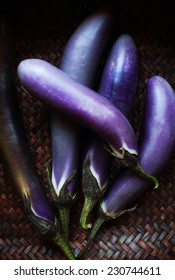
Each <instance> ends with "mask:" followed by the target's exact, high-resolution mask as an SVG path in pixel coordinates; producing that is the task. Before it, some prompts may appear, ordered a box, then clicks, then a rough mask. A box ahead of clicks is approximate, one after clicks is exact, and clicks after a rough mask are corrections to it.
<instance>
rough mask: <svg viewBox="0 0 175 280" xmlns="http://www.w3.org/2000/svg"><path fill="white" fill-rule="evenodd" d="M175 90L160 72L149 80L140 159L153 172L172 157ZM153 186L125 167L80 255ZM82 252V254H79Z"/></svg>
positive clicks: (110, 190)
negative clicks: (160, 75)
mask: <svg viewBox="0 0 175 280" xmlns="http://www.w3.org/2000/svg"><path fill="white" fill-rule="evenodd" d="M174 123H175V94H174V91H173V89H172V88H171V86H170V85H169V83H168V82H167V81H166V80H165V79H163V78H162V77H159V76H153V77H151V78H150V79H149V80H148V82H147V95H146V102H145V107H144V114H143V123H142V128H141V135H140V138H139V163H140V165H141V166H142V168H143V169H144V170H145V171H146V172H148V173H149V174H151V175H154V176H159V174H160V172H162V170H163V169H164V168H165V166H166V164H167V163H168V161H169V160H170V158H171V156H172V154H173V150H174V147H175V127H174V125H172V124H174ZM150 186H151V183H150V181H149V180H146V179H145V178H142V177H140V176H138V175H137V174H135V173H134V172H133V171H132V170H129V169H126V170H125V171H123V173H121V175H120V176H119V177H118V178H117V180H116V181H115V182H114V183H113V185H112V186H110V188H109V189H108V190H107V192H106V194H105V195H104V197H103V199H102V201H101V203H100V207H99V209H100V210H99V218H97V221H96V222H95V224H94V227H93V229H92V231H91V234H90V235H89V238H88V241H87V243H86V246H85V248H84V249H83V251H82V252H81V254H80V255H81V256H82V255H84V254H85V252H86V251H87V249H88V248H89V246H90V244H91V242H92V240H93V238H94V236H95V234H96V233H97V231H98V229H99V228H100V226H101V225H102V224H103V223H104V222H105V221H108V220H110V219H115V218H117V217H119V216H120V215H122V214H123V213H125V212H126V211H129V210H130V209H129V210H128V208H129V207H131V205H132V204H133V203H135V202H136V201H137V199H138V198H139V197H140V196H141V195H142V194H143V193H144V192H145V191H147V190H148V188H149V187H150ZM80 255H79V257H80Z"/></svg>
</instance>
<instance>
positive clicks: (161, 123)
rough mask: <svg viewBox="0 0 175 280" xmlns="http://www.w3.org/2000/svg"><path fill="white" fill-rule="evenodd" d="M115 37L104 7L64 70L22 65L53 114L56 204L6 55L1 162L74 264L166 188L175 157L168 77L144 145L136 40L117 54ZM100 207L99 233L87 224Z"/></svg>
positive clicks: (78, 37) (68, 53) (156, 91)
mask: <svg viewBox="0 0 175 280" xmlns="http://www.w3.org/2000/svg"><path fill="white" fill-rule="evenodd" d="M114 28H115V19H114V17H113V14H112V11H111V10H110V9H107V8H106V7H102V8H100V9H98V10H97V11H95V12H94V13H93V14H92V15H90V16H89V17H88V18H87V19H85V20H84V21H83V22H82V24H81V25H80V26H79V27H78V28H77V29H76V30H75V32H74V33H73V34H72V36H71V38H70V40H69V41H68V43H67V45H66V47H65V49H64V53H63V55H62V59H61V63H60V65H59V67H56V66H54V65H52V64H51V63H49V62H47V61H44V60H41V59H37V58H30V59H25V60H23V61H21V62H20V63H19V65H18V69H17V74H18V78H19V81H20V83H21V85H22V86H23V87H25V89H26V90H28V92H29V93H30V94H32V95H33V96H34V97H35V98H37V99H38V100H40V101H41V102H43V103H44V104H47V105H48V106H49V107H50V108H51V109H52V110H51V116H50V117H51V118H50V124H51V126H50V128H51V143H52V161H51V167H48V169H47V171H48V172H47V173H48V176H49V187H50V194H51V197H52V203H49V202H48V201H47V199H46V197H45V194H44V192H43V189H42V187H41V185H40V182H39V180H38V178H37V173H36V170H35V168H34V167H33V165H32V161H31V157H30V155H29V149H28V148H27V141H26V139H24V138H25V137H24V130H22V124H21V119H20V120H19V112H18V111H19V110H17V107H18V104H17V102H16V103H15V104H13V105H12V101H11V97H12V98H13V99H15V98H16V97H15V90H14V86H13V88H12V89H11V88H8V87H9V85H10V83H9V76H10V77H13V75H12V73H11V72H8V71H7V69H6V66H7V63H6V62H4V64H2V61H3V59H2V57H4V54H3V56H2V55H1V57H0V59H1V65H2V66H3V68H2V66H1V69H0V71H1V75H2V74H3V75H2V76H3V77H7V79H8V81H6V80H4V81H3V82H2V79H1V92H3V95H2V93H1V100H0V102H1V104H0V106H1V108H0V113H1V116H0V117H1V124H0V125H1V126H2V127H1V130H0V133H1V135H0V136H1V140H0V143H1V145H0V149H1V150H0V152H1V157H2V158H3V159H4V162H5V167H6V169H7V170H8V171H10V174H11V178H12V182H13V183H14V185H16V186H17V188H18V190H19V192H20V194H21V196H22V200H23V204H24V208H25V210H26V213H27V215H28V216H29V218H30V219H31V221H32V222H33V223H34V224H35V225H36V226H37V228H38V230H39V232H40V233H43V232H44V234H43V235H44V236H45V237H47V238H49V239H51V240H53V241H54V242H55V243H57V244H58V246H59V247H60V248H61V249H62V250H63V252H64V253H65V254H66V256H67V258H69V259H75V258H76V257H77V258H82V257H83V255H84V254H85V253H86V252H87V250H88V248H89V246H90V245H91V243H92V241H93V239H94V237H95V235H96V233H97V231H98V230H99V228H100V226H101V225H102V224H103V223H104V222H105V221H108V220H110V219H115V218H117V217H119V216H120V215H122V214H123V213H125V212H126V211H131V210H132V209H133V208H131V205H133V203H135V202H136V200H137V199H138V198H139V197H140V196H141V195H142V194H143V193H144V192H145V191H146V190H148V188H149V187H150V186H153V187H155V188H157V187H158V185H159V182H158V180H157V179H156V177H157V176H158V175H159V174H160V172H161V171H162V170H163V168H164V167H165V166H166V164H167V162H168V161H169V160H170V158H171V155H172V153H173V150H174V143H175V126H173V125H172V124H173V123H174V122H175V95H174V91H173V89H172V87H171V86H170V85H169V83H168V82H167V81H166V80H165V79H164V78H162V77H160V76H152V77H150V78H149V79H148V81H147V84H146V87H147V92H146V97H145V105H144V112H143V122H142V127H141V131H140V136H139V139H137V137H136V133H135V131H134V129H133V127H132V125H131V122H130V120H129V117H130V115H131V114H132V112H133V109H134V107H135V98H136V93H137V86H138V72H139V69H138V65H139V59H138V52H137V48H136V46H135V43H134V40H133V38H132V37H131V36H130V35H128V34H122V35H120V36H119V37H118V38H117V39H116V40H115V41H114V42H113V43H112V46H111V47H110V48H109V44H110V43H111V40H110V37H111V36H112V34H113V30H114ZM1 45H2V43H1ZM5 51H6V48H4V52H5ZM105 52H107V56H106V58H105V63H104V64H103V70H102V72H99V68H100V67H101V66H102V64H101V61H102V60H103V59H104V54H105ZM6 56H7V54H6ZM8 57H9V54H8ZM6 59H7V57H6ZM10 69H11V65H10ZM10 71H11V70H10ZM4 73H5V74H4ZM98 76H100V79H99V80H98V79H97V77H98ZM12 81H13V78H12ZM97 81H98V86H96V85H97ZM7 84H8V87H7ZM4 85H5V86H4ZM170 108H171V110H170ZM16 112H17V113H16ZM82 135H86V139H84V137H82ZM19 158H20V162H19ZM115 164H116V165H117V166H118V171H117V172H116V173H115V172H114V171H113V170H115V168H114V169H113V165H115ZM50 169H51V171H50ZM155 176H156V177H155ZM79 186H82V191H83V195H84V205H83V207H82V213H81V217H80V224H81V226H82V228H83V229H85V230H87V229H90V228H91V232H90V234H89V237H88V240H87V243H86V246H85V247H84V249H83V250H82V252H80V253H79V254H78V255H77V256H74V255H73V253H72V252H71V249H70V246H69V227H70V225H69V217H70V213H71V207H72V205H73V204H74V202H75V201H76V198H77V193H78V191H79V190H78V187H79ZM97 203H98V204H99V212H98V213H99V214H98V217H97V220H96V221H95V223H94V225H92V224H91V223H87V219H88V216H89V213H90V212H91V211H93V208H94V206H95V205H96V204H97Z"/></svg>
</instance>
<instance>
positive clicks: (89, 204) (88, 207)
mask: <svg viewBox="0 0 175 280" xmlns="http://www.w3.org/2000/svg"><path fill="white" fill-rule="evenodd" d="M95 203H96V200H93V198H90V197H87V196H85V200H84V205H83V209H82V212H81V217H80V224H81V227H82V228H83V229H84V230H88V229H90V228H92V224H91V223H89V224H87V218H88V215H89V213H90V212H91V211H92V209H93V207H94V205H95Z"/></svg>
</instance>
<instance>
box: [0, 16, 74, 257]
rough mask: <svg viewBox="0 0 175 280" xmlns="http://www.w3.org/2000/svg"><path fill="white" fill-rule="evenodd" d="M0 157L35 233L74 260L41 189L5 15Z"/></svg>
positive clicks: (0, 41)
mask: <svg viewBox="0 0 175 280" xmlns="http://www.w3.org/2000/svg"><path fill="white" fill-rule="evenodd" d="M0 77H1V79H0V158H1V161H2V163H3V166H4V169H5V172H7V173H8V174H9V177H10V179H11V184H12V185H13V186H14V187H15V188H16V189H17V191H18V193H19V195H20V197H21V200H22V203H23V205H24V209H25V212H26V215H27V216H28V217H29V219H30V220H31V221H32V223H33V224H34V226H35V227H36V229H37V230H38V232H39V233H40V234H41V235H42V236H43V237H45V238H48V239H51V240H52V241H53V242H54V243H55V244H57V245H58V246H59V247H60V248H61V249H62V250H63V252H64V253H65V254H66V255H67V257H68V258H70V259H74V256H73V254H72V253H71V251H70V249H69V248H68V246H67V245H66V242H65V241H64V239H63V238H62V236H61V235H60V234H59V228H58V222H57V219H56V218H55V215H54V213H53V211H52V208H51V207H50V205H49V202H48V200H47V198H46V196H45V194H44V192H43V189H42V186H41V183H40V180H39V177H38V174H37V171H36V169H35V167H34V163H33V160H32V156H31V153H30V149H29V146H28V142H27V138H26V136H25V130H24V126H23V121H22V116H21V113H20V109H19V104H18V96H17V91H16V86H15V82H14V62H13V39H12V35H11V26H10V23H9V21H8V20H7V19H6V18H1V21H0Z"/></svg>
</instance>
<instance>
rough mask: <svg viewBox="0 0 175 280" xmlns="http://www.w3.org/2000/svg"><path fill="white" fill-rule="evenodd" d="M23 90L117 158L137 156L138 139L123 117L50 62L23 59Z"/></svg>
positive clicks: (109, 104)
mask: <svg viewBox="0 0 175 280" xmlns="http://www.w3.org/2000/svg"><path fill="white" fill-rule="evenodd" d="M17 71H18V76H19V79H20V81H21V83H22V84H23V86H24V87H26V89H28V91H29V92H30V93H31V94H32V95H33V96H35V97H36V98H38V99H39V100H40V101H42V102H44V103H46V104H47V105H48V106H51V107H52V108H54V109H56V110H58V111H60V112H62V113H64V114H65V115H67V116H68V117H70V118H72V119H73V120H75V121H77V122H78V123H80V124H82V125H85V126H86V127H88V128H89V129H92V130H94V131H95V132H97V133H99V135H101V136H102V137H103V138H104V139H105V140H106V142H107V143H108V144H109V145H110V147H111V149H112V150H113V152H114V154H115V156H116V157H121V158H123V157H124V156H125V152H126V151H127V152H128V153H129V154H132V155H133V156H137V140H136V136H135V133H134V131H133V128H132V127H131V125H130V123H129V121H128V120H127V119H126V117H125V116H124V115H123V114H122V113H121V112H120V111H119V110H117V109H116V108H115V107H114V106H113V105H112V104H111V103H110V102H109V101H108V100H107V99H105V98H104V97H102V96H100V95H99V94H97V93H96V92H94V91H93V90H91V89H89V88H87V87H85V86H83V85H81V84H79V83H78V82H76V81H75V80H73V79H71V78H70V77H69V76H68V75H66V74H65V73H64V72H62V71H61V70H60V69H57V68H56V67H55V66H53V65H51V64H50V63H48V62H46V61H43V60H40V59H26V60H23V61H22V62H21V63H20V64H19V66H18V70H17Z"/></svg>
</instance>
